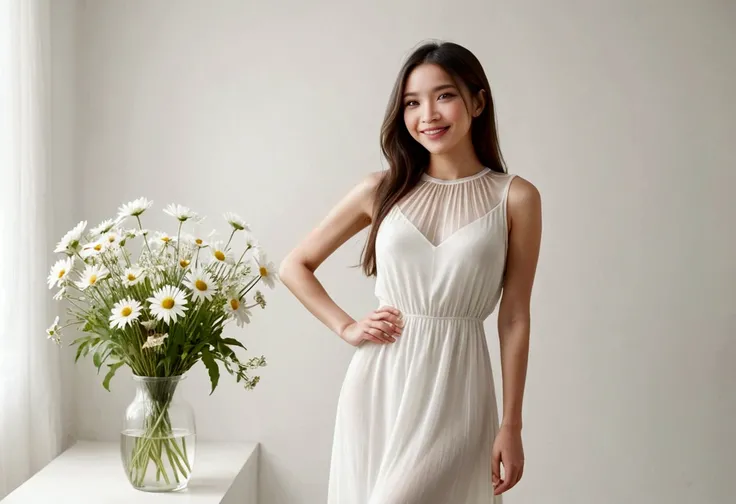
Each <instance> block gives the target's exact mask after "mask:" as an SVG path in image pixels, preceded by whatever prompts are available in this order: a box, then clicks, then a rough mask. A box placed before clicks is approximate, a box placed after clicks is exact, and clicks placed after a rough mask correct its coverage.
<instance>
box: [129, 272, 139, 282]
mask: <svg viewBox="0 0 736 504" xmlns="http://www.w3.org/2000/svg"><path fill="white" fill-rule="evenodd" d="M136 278H138V277H136V276H135V275H134V274H133V273H128V281H129V282H133V281H135V279H136Z"/></svg>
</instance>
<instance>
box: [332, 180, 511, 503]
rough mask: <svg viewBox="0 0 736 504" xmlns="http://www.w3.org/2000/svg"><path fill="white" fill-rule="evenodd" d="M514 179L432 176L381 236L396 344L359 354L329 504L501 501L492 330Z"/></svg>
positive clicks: (345, 392)
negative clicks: (495, 466) (495, 471)
mask: <svg viewBox="0 0 736 504" xmlns="http://www.w3.org/2000/svg"><path fill="white" fill-rule="evenodd" d="M513 177H514V175H509V174H504V173H497V172H494V171H492V170H490V169H489V168H485V169H483V170H482V171H480V172H478V173H476V174H474V175H470V176H468V177H463V178H460V179H456V180H441V179H437V178H433V177H430V176H429V175H428V174H426V173H424V174H423V175H422V179H421V181H420V182H419V184H418V185H417V186H416V187H415V188H414V189H413V190H412V191H411V192H410V193H409V194H407V195H406V196H405V197H404V198H403V199H402V200H401V201H400V202H399V203H398V204H397V205H395V206H394V207H393V208H392V209H391V211H390V212H389V214H388V215H387V216H386V218H385V219H384V221H383V222H382V223H381V225H380V228H379V230H378V235H377V238H376V266H377V276H376V285H375V294H376V296H377V298H378V306H383V305H390V306H393V307H396V308H397V309H399V310H400V311H401V312H402V313H403V317H404V322H405V325H404V331H403V334H402V335H401V336H399V337H398V338H397V340H396V342H394V343H386V344H378V343H373V342H368V341H366V342H363V343H362V344H361V345H360V346H359V347H357V348H356V350H355V353H354V355H353V357H352V359H351V361H350V364H349V367H348V370H347V373H346V376H345V380H344V382H343V385H342V388H341V391H340V397H339V401H338V406H337V414H336V425H335V431H334V440H333V447H332V457H331V466H330V476H329V485H328V499H327V501H328V504H500V503H501V496H494V495H493V485H492V482H491V450H492V446H493V441H494V439H495V436H496V433H497V431H498V426H499V419H498V409H497V402H496V395H495V389H494V383H493V375H492V373H491V362H490V356H489V352H488V346H487V343H486V335H485V331H484V327H483V321H484V320H485V319H486V318H487V317H488V316H489V315H490V314H491V313H492V312H493V310H494V309H495V308H496V305H497V304H498V301H499V299H500V296H501V289H502V281H503V274H504V268H505V263H506V251H507V235H508V233H507V225H506V222H507V221H506V199H507V194H508V189H509V186H510V183H511V180H512V179H513Z"/></svg>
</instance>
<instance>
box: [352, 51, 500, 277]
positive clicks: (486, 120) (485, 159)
mask: <svg viewBox="0 0 736 504" xmlns="http://www.w3.org/2000/svg"><path fill="white" fill-rule="evenodd" d="M425 63H431V64H435V65H438V66H439V67H441V68H442V69H444V70H445V72H447V73H448V74H449V75H450V77H451V78H452V79H453V80H454V81H455V84H456V85H457V86H458V88H460V87H461V86H460V85H461V84H464V85H465V86H466V87H467V89H468V90H469V91H470V93H471V96H476V95H477V94H478V93H479V92H480V91H481V90H485V99H486V104H485V107H483V111H482V112H481V113H480V115H479V116H478V117H475V118H473V122H472V125H471V138H472V141H473V148H474V149H475V154H476V155H477V156H478V160H479V161H480V162H481V163H482V164H483V165H484V166H486V167H488V168H490V169H491V170H493V171H496V172H500V173H506V166H505V163H504V160H503V156H502V155H501V150H500V148H499V143H498V133H497V131H496V114H495V110H494V107H493V98H492V96H491V87H490V85H489V84H488V78H487V77H486V74H485V72H484V71H483V66H482V65H481V64H480V62H479V61H478V59H477V58H476V57H475V55H474V54H473V53H471V52H470V51H469V50H468V49H466V48H464V47H462V46H460V45H458V44H455V43H452V42H427V43H424V44H422V45H421V46H420V47H418V48H417V49H415V50H414V51H413V52H412V53H411V54H410V55H409V57H408V58H407V60H406V62H405V63H404V65H403V67H402V68H401V71H400V72H399V75H398V77H397V79H396V83H395V84H394V88H393V91H392V92H391V97H390V98H389V102H388V107H387V108H386V115H385V117H384V120H383V126H382V127H381V151H382V152H383V155H384V157H385V158H386V160H387V161H388V166H389V169H388V171H387V173H386V174H385V176H383V177H382V179H381V182H380V183H379V184H378V186H377V187H376V193H375V204H374V207H373V208H374V210H373V220H372V225H371V230H370V234H369V235H368V239H367V240H366V244H365V247H364V248H363V253H362V254H361V265H362V268H363V272H364V273H365V275H366V276H369V277H370V276H375V275H376V272H377V270H376V233H377V232H378V228H379V226H380V225H381V221H383V219H384V218H385V217H386V215H387V214H388V212H389V211H390V210H391V208H392V207H393V206H394V204H396V202H398V201H399V200H400V199H401V198H402V197H403V196H404V195H406V194H407V193H408V192H409V191H411V189H412V188H414V186H416V185H417V183H418V182H419V180H420V179H421V175H422V173H423V172H424V171H425V170H426V168H427V166H428V164H429V151H427V149H425V148H424V146H422V145H421V144H420V143H419V142H417V141H416V140H414V138H412V136H411V134H410V133H409V131H408V130H407V129H406V125H405V124H404V115H403V113H404V90H405V87H406V80H407V78H408V77H409V74H410V73H411V72H412V70H414V69H415V68H416V67H417V66H419V65H421V64H425ZM469 106H470V105H469V104H468V103H466V108H467V107H469Z"/></svg>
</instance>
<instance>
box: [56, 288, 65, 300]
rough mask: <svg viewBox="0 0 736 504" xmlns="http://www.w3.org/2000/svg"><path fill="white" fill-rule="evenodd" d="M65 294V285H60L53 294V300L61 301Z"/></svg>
mask: <svg viewBox="0 0 736 504" xmlns="http://www.w3.org/2000/svg"><path fill="white" fill-rule="evenodd" d="M65 295H66V287H62V288H61V289H59V290H58V291H57V293H56V294H54V301H61V300H62V299H64V296H65Z"/></svg>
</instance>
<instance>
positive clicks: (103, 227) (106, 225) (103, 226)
mask: <svg viewBox="0 0 736 504" xmlns="http://www.w3.org/2000/svg"><path fill="white" fill-rule="evenodd" d="M114 227H115V221H114V220H112V219H107V220H104V221H102V222H100V223H99V224H98V225H97V226H95V227H93V228H92V229H90V230H89V232H90V233H92V236H99V235H101V234H105V233H107V232H108V231H110V230H111V229H112V228H114Z"/></svg>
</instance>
